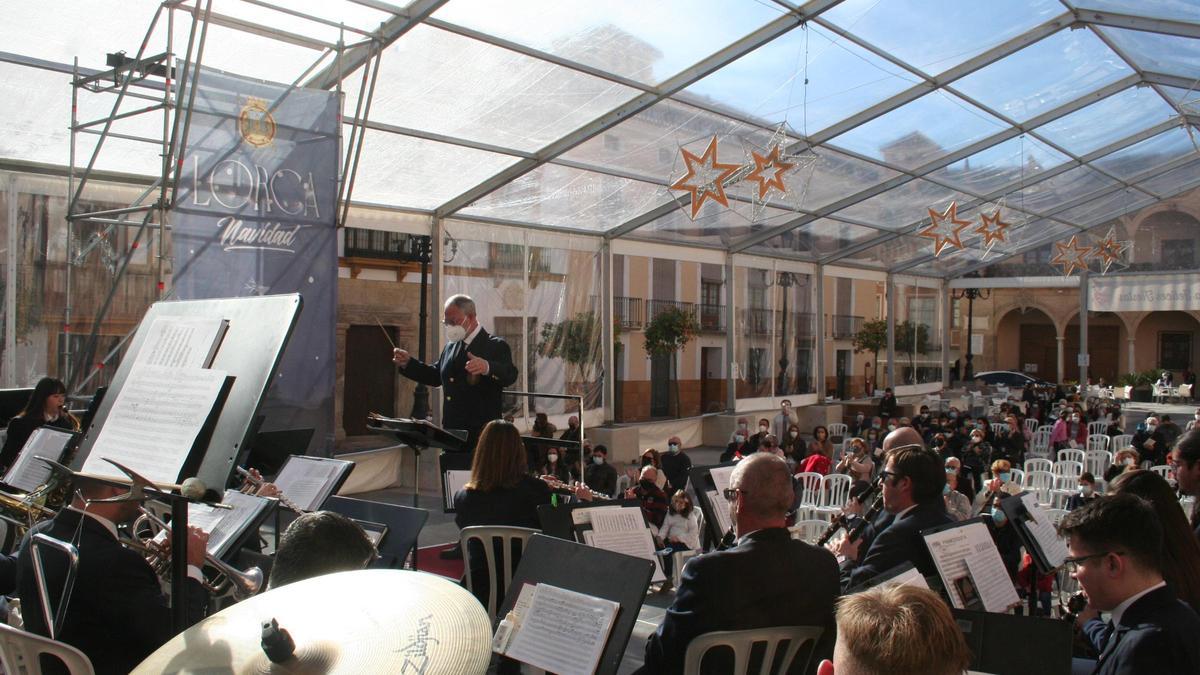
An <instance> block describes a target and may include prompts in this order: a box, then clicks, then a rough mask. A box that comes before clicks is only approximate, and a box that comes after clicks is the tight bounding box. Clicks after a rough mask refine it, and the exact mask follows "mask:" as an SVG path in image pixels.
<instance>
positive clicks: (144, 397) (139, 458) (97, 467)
mask: <svg viewBox="0 0 1200 675" xmlns="http://www.w3.org/2000/svg"><path fill="white" fill-rule="evenodd" d="M225 378H226V373H224V372H221V371H218V370H208V369H206V368H168V367H166V366H148V365H136V366H134V367H133V368H132V369H130V371H129V377H128V378H127V379H126V380H125V384H124V386H123V387H121V391H120V393H119V394H118V396H117V400H116V402H115V403H114V404H113V407H112V409H111V410H109V412H108V419H107V420H106V421H105V422H104V426H103V427H101V429H100V433H99V435H98V436H97V437H96V442H95V443H94V444H93V445H92V450H91V453H90V454H89V455H88V457H87V460H86V461H85V462H84V463H83V467H82V469H81V471H82V472H83V473H92V474H97V475H102V476H115V477H119V478H125V476H124V474H122V473H121V472H120V471H119V470H117V468H116V467H114V466H113V465H111V464H109V463H108V462H106V461H104V458H109V459H113V460H116V461H118V462H120V463H121V464H124V465H125V466H127V467H129V468H130V469H132V470H134V471H136V472H137V473H139V474H141V475H142V476H145V477H146V478H147V479H149V480H151V481H154V482H156V483H175V482H176V481H178V480H179V472H180V471H182V470H183V464H184V462H186V461H187V458H188V454H189V453H190V452H191V450H192V446H193V445H194V444H195V443H196V437H197V436H198V435H199V434H200V430H201V428H203V426H204V423H205V421H206V420H207V419H208V416H209V414H210V413H211V412H212V409H213V405H215V404H216V401H217V396H218V395H219V394H220V393H221V389H222V388H223V387H224V386H225Z"/></svg>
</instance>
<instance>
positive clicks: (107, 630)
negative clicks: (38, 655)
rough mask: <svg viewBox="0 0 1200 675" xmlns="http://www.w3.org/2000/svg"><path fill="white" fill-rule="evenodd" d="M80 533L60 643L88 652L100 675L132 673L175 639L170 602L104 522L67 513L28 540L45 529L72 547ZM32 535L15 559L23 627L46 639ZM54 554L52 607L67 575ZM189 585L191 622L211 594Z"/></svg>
mask: <svg viewBox="0 0 1200 675" xmlns="http://www.w3.org/2000/svg"><path fill="white" fill-rule="evenodd" d="M80 520H82V521H83V522H82V527H80ZM76 531H78V532H79V540H78V543H77V544H76V546H77V548H78V549H79V568H78V572H77V576H76V578H75V586H74V590H73V591H72V593H71V599H70V606H69V607H68V608H67V614H66V618H65V619H64V620H63V625H62V628H61V630H60V631H59V635H58V639H59V640H61V641H63V642H66V643H67V644H70V645H73V646H75V647H78V648H79V649H80V650H81V651H82V652H83V653H84V654H87V656H88V658H90V659H91V660H92V665H93V666H94V667H95V669H96V673H97V674H102V673H128V672H129V671H130V670H132V669H133V668H134V667H135V666H137V664H139V663H141V662H142V661H143V660H144V659H145V658H146V657H147V656H149V655H150V653H151V652H153V651H154V650H156V649H158V648H159V647H160V646H162V644H163V643H165V642H166V641H167V640H169V639H171V637H172V636H173V635H174V632H173V631H172V630H171V610H170V608H169V607H168V605H167V598H166V596H164V595H163V593H162V591H161V590H160V587H159V582H158V577H156V576H155V575H154V572H153V570H151V569H150V565H148V564H146V561H145V559H144V558H142V556H141V555H139V554H137V553H135V552H134V551H131V550H130V549H127V548H125V547H124V546H122V545H121V544H120V543H118V542H117V540H116V539H114V538H113V536H112V533H111V532H109V531H108V529H106V528H105V527H104V525H102V524H100V523H99V522H97V521H96V520H94V519H92V518H89V517H86V516H84V515H83V514H81V513H79V512H78V511H72V510H69V509H64V510H63V511H62V512H60V513H59V515H58V516H56V517H55V518H54V519H53V520H49V521H45V522H43V523H41V524H39V525H37V526H36V527H35V528H34V529H33V530H32V531H31V532H30V535H32V534H33V533H37V532H45V533H46V534H49V535H50V536H52V537H54V538H56V539H61V540H62V541H67V542H70V541H71V540H72V537H73V535H74V534H75V533H76ZM30 535H26V537H25V539H24V541H22V542H21V549H20V552H19V553H18V556H17V592H18V594H19V596H20V598H21V607H22V609H23V612H22V614H23V616H24V619H25V630H28V631H30V632H33V633H37V634H39V635H45V636H47V637H48V636H49V630H48V629H47V627H46V622H45V620H44V619H43V617H42V603H41V600H40V598H39V596H38V591H37V579H36V577H35V576H34V573H33V557H32V551H31V550H30V548H29V542H30ZM56 553H57V552H55V551H47V552H45V554H44V556H43V562H44V564H45V570H46V579H47V588H48V589H49V592H50V600H51V604H52V605H53V606H54V607H55V608H57V606H58V600H59V597H60V596H61V593H62V588H63V583H64V581H65V580H66V572H67V564H66V560H65V558H64V556H61V555H56ZM185 588H186V589H187V593H188V612H189V614H190V616H189V623H191V622H195V621H198V620H199V619H200V618H201V617H203V616H204V610H205V607H206V606H207V604H208V597H207V593H206V592H205V591H204V589H203V588H202V587H201V586H200V584H199V583H198V582H196V581H194V580H191V579H189V580H188V581H187V583H186V585H185ZM44 663H48V661H47V662H44ZM55 665H58V664H57V662H56V663H55ZM46 672H51V670H47V671H46ZM53 672H59V671H57V670H54V671H53Z"/></svg>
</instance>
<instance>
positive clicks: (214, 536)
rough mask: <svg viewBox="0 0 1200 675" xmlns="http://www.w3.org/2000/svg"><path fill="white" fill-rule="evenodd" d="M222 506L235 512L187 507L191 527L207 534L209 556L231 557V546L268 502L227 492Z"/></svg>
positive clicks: (234, 491)
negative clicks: (227, 555) (229, 553)
mask: <svg viewBox="0 0 1200 675" xmlns="http://www.w3.org/2000/svg"><path fill="white" fill-rule="evenodd" d="M221 503H222V504H225V505H227V506H232V507H233V508H232V509H220V508H217V507H215V506H208V505H207V504H196V503H191V504H188V525H195V526H196V527H199V528H200V529H202V530H204V531H205V532H207V533H208V552H209V553H211V554H212V555H214V556H217V557H221V556H223V555H225V554H226V553H228V552H229V551H228V548H229V545H230V544H231V543H232V542H233V540H234V539H237V538H238V536H239V535H240V534H241V533H242V530H244V529H245V528H246V526H247V525H248V524H249V523H250V522H251V521H252V520H254V519H255V518H256V517H257V516H258V515H259V514H260V513H262V511H263V510H264V509H266V508H267V506H268V504H269V502H268V501H267V500H266V499H265V498H263V497H256V496H254V495H248V494H244V493H242V492H238V491H237V490H226V491H225V495H224V497H223V498H222V499H221Z"/></svg>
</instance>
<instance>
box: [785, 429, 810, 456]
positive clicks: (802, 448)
mask: <svg viewBox="0 0 1200 675" xmlns="http://www.w3.org/2000/svg"><path fill="white" fill-rule="evenodd" d="M782 446H783V454H785V455H787V456H788V457H789V458H790V459H791V461H792V462H793V463H797V464H798V463H800V462H801V461H803V460H804V458H805V457H806V456H808V443H807V442H806V441H805V440H804V438H803V437H801V436H800V427H798V426H796V425H795V424H791V425H788V430H787V436H785V437H784V438H783V439H782Z"/></svg>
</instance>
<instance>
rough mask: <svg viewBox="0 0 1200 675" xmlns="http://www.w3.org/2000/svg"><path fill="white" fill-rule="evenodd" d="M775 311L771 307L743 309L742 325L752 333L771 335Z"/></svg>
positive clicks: (747, 331) (748, 332)
mask: <svg viewBox="0 0 1200 675" xmlns="http://www.w3.org/2000/svg"><path fill="white" fill-rule="evenodd" d="M774 316H775V312H774V311H772V310H769V309H755V308H752V309H743V310H742V325H743V326H744V327H745V331H746V333H747V334H750V335H770V334H771V323H772V321H773V319H774Z"/></svg>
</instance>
